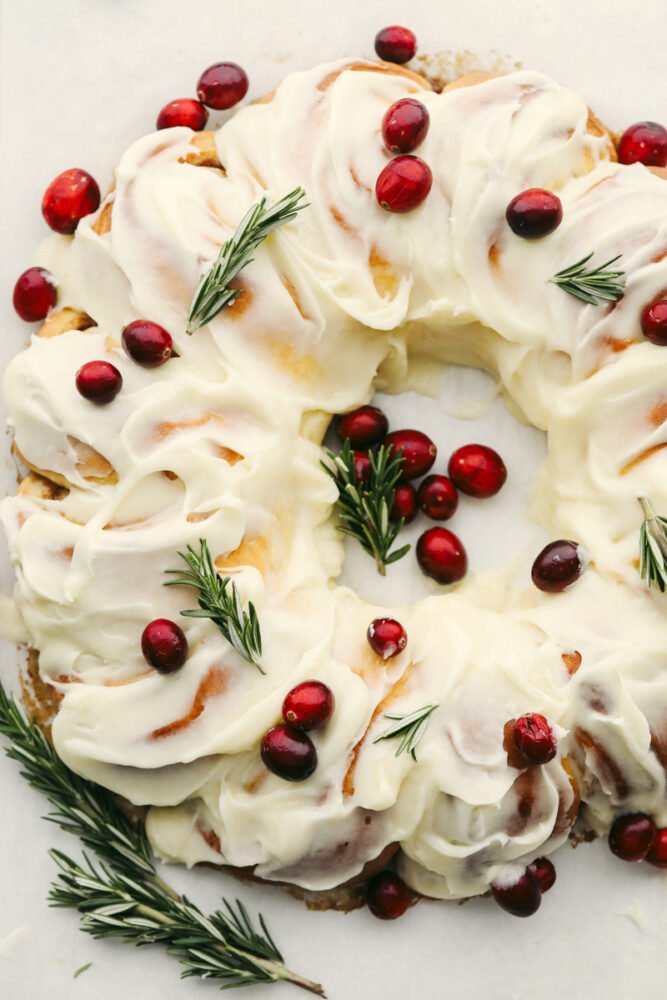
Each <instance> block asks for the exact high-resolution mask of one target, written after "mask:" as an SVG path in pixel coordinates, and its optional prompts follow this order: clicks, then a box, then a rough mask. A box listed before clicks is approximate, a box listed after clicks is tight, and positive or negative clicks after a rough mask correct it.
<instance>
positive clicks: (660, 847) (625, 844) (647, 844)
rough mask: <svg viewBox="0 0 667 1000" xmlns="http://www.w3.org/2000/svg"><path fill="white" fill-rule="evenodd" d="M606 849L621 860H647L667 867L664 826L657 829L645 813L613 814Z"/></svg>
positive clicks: (666, 832)
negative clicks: (607, 847) (614, 817)
mask: <svg viewBox="0 0 667 1000" xmlns="http://www.w3.org/2000/svg"><path fill="white" fill-rule="evenodd" d="M609 849H610V850H611V851H612V853H613V854H615V855H616V857H617V858H620V859H621V861H648V863H649V864H650V865H653V866H654V867H655V868H667V826H666V827H662V829H658V828H657V827H656V825H655V823H654V821H653V820H652V819H651V817H650V816H647V815H646V813H642V812H634V813H625V814H624V815H623V816H617V818H616V819H615V820H614V822H613V823H612V825H611V829H610V830H609Z"/></svg>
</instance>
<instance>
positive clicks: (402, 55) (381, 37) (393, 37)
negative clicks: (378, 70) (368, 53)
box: [375, 24, 417, 64]
mask: <svg viewBox="0 0 667 1000" xmlns="http://www.w3.org/2000/svg"><path fill="white" fill-rule="evenodd" d="M375 51H376V53H377V56H378V59H384V61H385V62H392V63H399V64H400V63H406V62H410V60H411V59H412V57H413V56H414V54H415V52H416V51H417V38H416V36H415V33H414V31H410V29H409V28H402V27H401V26H400V24H392V25H390V26H389V27H388V28H382V30H381V31H378V33H377V35H376V36H375Z"/></svg>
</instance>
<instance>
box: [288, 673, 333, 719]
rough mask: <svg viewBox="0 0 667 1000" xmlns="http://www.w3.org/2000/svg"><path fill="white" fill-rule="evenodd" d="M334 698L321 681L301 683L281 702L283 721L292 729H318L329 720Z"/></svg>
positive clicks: (329, 689)
mask: <svg viewBox="0 0 667 1000" xmlns="http://www.w3.org/2000/svg"><path fill="white" fill-rule="evenodd" d="M333 710H334V696H333V693H332V691H331V688H328V687H327V686H326V684H323V683H322V682H321V681H303V682H302V683H301V684H297V686H296V687H293V688H292V690H291V691H290V692H289V694H288V695H287V697H286V698H285V700H284V702H283V719H284V720H285V722H287V723H289V725H290V726H292V727H293V728H294V729H300V730H307V729H320V728H321V727H322V726H325V725H326V724H327V722H328V721H329V719H330V718H331V716H332V714H333Z"/></svg>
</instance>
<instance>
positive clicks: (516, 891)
mask: <svg viewBox="0 0 667 1000" xmlns="http://www.w3.org/2000/svg"><path fill="white" fill-rule="evenodd" d="M491 892H492V894H493V898H494V899H495V901H496V903H497V904H498V906H500V907H502V909H503V910H505V911H506V912H507V913H511V914H512V916H513V917H530V916H532V914H533V913H535V912H536V910H538V909H539V906H540V903H541V902H542V893H541V892H540V890H539V886H538V885H537V883H536V881H535V879H534V878H533V877H532V875H530V874H529V873H528V871H526V872H525V873H524V874H523V875H522V876H521V878H520V879H519V880H518V881H517V882H515V883H514V884H513V885H492V886H491Z"/></svg>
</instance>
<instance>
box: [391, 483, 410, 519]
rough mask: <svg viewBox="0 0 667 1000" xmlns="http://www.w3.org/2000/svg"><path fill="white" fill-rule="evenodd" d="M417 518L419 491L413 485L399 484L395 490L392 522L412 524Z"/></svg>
mask: <svg viewBox="0 0 667 1000" xmlns="http://www.w3.org/2000/svg"><path fill="white" fill-rule="evenodd" d="M416 516H417V490H416V489H415V488H414V486H413V485H412V483H397V485H396V487H395V489H394V502H393V504H392V505H391V510H390V511H389V520H390V521H400V520H401V518H403V521H404V523H405V524H410V522H411V521H414V519H415V518H416Z"/></svg>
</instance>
